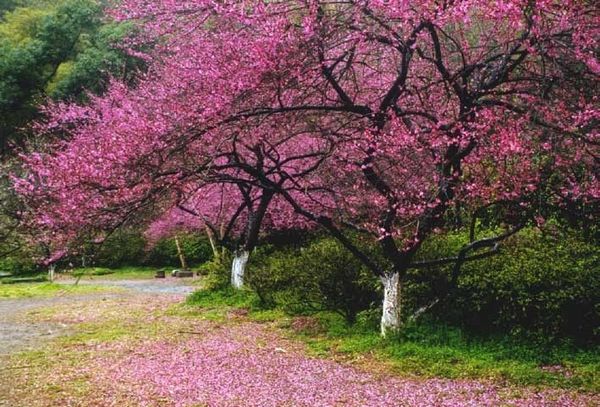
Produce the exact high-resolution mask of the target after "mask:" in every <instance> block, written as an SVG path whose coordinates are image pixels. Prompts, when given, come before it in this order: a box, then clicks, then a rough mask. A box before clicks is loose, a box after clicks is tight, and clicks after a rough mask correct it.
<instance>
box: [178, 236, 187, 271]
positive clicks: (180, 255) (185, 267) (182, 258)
mask: <svg viewBox="0 0 600 407" xmlns="http://www.w3.org/2000/svg"><path fill="white" fill-rule="evenodd" d="M175 246H177V254H178V255H179V261H180V262H181V269H182V270H187V264H186V262H185V257H184V256H183V250H181V245H180V244H179V238H178V237H175Z"/></svg>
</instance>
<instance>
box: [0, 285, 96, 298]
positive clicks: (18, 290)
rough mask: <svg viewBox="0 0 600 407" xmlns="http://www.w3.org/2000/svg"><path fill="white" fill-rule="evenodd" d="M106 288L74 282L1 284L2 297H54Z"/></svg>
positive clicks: (0, 296) (0, 294)
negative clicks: (73, 283) (75, 283)
mask: <svg viewBox="0 0 600 407" xmlns="http://www.w3.org/2000/svg"><path fill="white" fill-rule="evenodd" d="M106 290H107V289H106V288H104V287H96V286H91V285H86V286H75V285H72V284H57V283H50V282H45V283H14V284H0V298H5V299H16V298H33V297H54V296H58V295H65V294H85V293H92V292H100V291H106Z"/></svg>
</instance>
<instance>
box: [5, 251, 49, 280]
mask: <svg viewBox="0 0 600 407" xmlns="http://www.w3.org/2000/svg"><path fill="white" fill-rule="evenodd" d="M0 271H2V272H5V273H10V274H13V275H15V276H28V275H32V274H36V273H39V271H40V270H39V267H38V266H37V265H36V264H35V263H34V261H33V260H32V258H31V256H30V255H29V253H19V254H18V255H14V256H8V257H4V258H0Z"/></svg>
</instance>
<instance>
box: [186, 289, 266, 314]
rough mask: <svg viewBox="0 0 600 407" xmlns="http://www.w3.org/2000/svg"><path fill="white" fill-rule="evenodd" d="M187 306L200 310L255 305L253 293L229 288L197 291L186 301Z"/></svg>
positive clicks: (255, 300)
mask: <svg viewBox="0 0 600 407" xmlns="http://www.w3.org/2000/svg"><path fill="white" fill-rule="evenodd" d="M186 304H187V305H192V306H196V307H202V308H209V309H215V308H223V307H232V308H253V307H255V306H256V304H257V298H256V295H254V293H252V292H250V291H247V290H236V289H234V288H233V287H231V286H228V287H219V288H207V289H203V290H198V291H196V292H194V293H193V294H192V295H190V296H188V297H187V299H186Z"/></svg>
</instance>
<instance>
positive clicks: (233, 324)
mask: <svg viewBox="0 0 600 407" xmlns="http://www.w3.org/2000/svg"><path fill="white" fill-rule="evenodd" d="M181 299H182V297H180V296H179V297H177V296H172V295H158V294H153V295H148V294H135V295H134V294H128V295H115V296H111V297H103V298H98V297H93V298H89V299H87V300H86V301H83V300H82V299H78V300H77V302H73V303H68V302H64V301H63V302H61V303H60V304H57V305H54V306H52V307H48V308H45V309H43V310H36V311H35V312H31V311H28V313H27V314H25V316H24V320H29V321H37V322H40V321H45V322H60V323H62V324H66V325H68V326H69V327H70V329H69V333H68V335H67V336H64V337H62V338H59V339H58V340H56V339H53V340H52V342H50V343H48V344H47V345H46V346H44V347H41V348H39V349H37V350H36V351H34V352H29V353H25V354H20V355H16V356H14V357H13V358H12V359H10V360H9V361H7V362H6V363H7V367H5V368H3V369H2V370H0V406H4V405H6V406H11V407H12V406H28V407H29V406H215V407H216V406H261V407H263V406H264V407H268V406H378V407H379V406H504V405H510V406H561V407H562V406H596V405H600V397H598V396H597V395H594V394H585V393H576V392H569V391H565V390H550V389H544V390H534V389H528V388H518V387H513V386H504V385H499V384H495V383H491V382H480V381H473V380H448V379H427V380H420V379H414V378H399V377H395V376H392V375H390V374H388V373H386V369H385V368H369V369H366V368H365V367H364V365H363V364H360V365H352V364H349V363H340V362H339V361H334V360H330V359H322V358H315V357H311V356H308V355H307V353H306V351H305V349H304V345H302V344H301V343H299V342H297V341H294V340H292V339H289V338H286V337H284V335H283V334H282V332H281V331H280V330H278V329H277V328H276V327H274V326H272V324H264V323H257V322H252V321H250V320H248V319H247V318H245V317H244V316H243V315H238V314H235V313H230V314H229V315H228V316H227V317H225V318H217V319H214V318H213V319H210V318H209V317H203V316H202V314H200V315H198V314H197V313H194V312H190V311H189V310H184V311H182V309H181V308H177V307H176V308H175V309H174V308H173V305H174V304H175V303H176V302H177V301H180V300H181ZM374 363H375V362H374Z"/></svg>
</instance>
